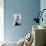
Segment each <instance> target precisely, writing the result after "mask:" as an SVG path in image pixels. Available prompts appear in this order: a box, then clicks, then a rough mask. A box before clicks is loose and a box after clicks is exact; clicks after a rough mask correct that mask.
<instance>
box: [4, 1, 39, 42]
mask: <svg viewBox="0 0 46 46" xmlns="http://www.w3.org/2000/svg"><path fill="white" fill-rule="evenodd" d="M4 2H5V4H4V5H5V6H4V26H5V27H4V32H5V33H4V34H5V40H7V41H18V40H19V39H20V38H23V37H24V36H25V35H26V34H27V33H28V32H29V31H31V28H32V23H33V22H32V21H33V19H34V17H36V14H35V12H37V11H39V9H40V1H39V0H5V1H4ZM18 13H19V14H21V15H22V24H21V26H13V25H12V23H13V20H12V16H13V15H14V14H18Z"/></svg>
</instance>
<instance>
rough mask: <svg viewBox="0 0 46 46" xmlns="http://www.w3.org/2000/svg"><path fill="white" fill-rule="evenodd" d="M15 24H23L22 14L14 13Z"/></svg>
mask: <svg viewBox="0 0 46 46" xmlns="http://www.w3.org/2000/svg"><path fill="white" fill-rule="evenodd" d="M13 25H15V26H18V25H21V14H14V16H13Z"/></svg>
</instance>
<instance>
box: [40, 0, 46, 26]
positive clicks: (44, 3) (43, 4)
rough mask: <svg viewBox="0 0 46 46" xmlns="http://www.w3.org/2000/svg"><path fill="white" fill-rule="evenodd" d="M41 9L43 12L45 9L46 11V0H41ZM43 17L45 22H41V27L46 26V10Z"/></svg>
mask: <svg viewBox="0 0 46 46" xmlns="http://www.w3.org/2000/svg"><path fill="white" fill-rule="evenodd" d="M40 9H41V11H42V10H43V9H46V0H41V1H40ZM42 17H43V22H42V21H41V22H40V25H43V26H46V10H45V11H44V12H43V15H42Z"/></svg>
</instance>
